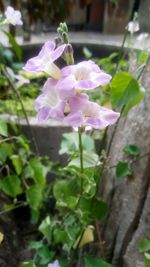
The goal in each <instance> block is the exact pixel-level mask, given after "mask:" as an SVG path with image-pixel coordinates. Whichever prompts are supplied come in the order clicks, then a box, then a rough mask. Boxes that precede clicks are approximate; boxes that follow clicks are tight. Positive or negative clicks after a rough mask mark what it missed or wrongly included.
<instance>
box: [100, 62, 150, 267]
mask: <svg viewBox="0 0 150 267" xmlns="http://www.w3.org/2000/svg"><path fill="white" fill-rule="evenodd" d="M142 84H143V86H144V88H145V89H146V95H145V98H144V100H142V101H141V102H140V104H138V105H137V106H136V107H134V108H133V109H132V110H131V111H130V112H129V114H128V117H127V118H123V119H121V120H120V122H119V124H118V127H117V131H116V134H115V136H114V139H113V142H112V145H111V149H110V153H109V157H110V160H109V166H114V165H116V164H117V163H118V161H120V160H124V159H125V158H127V156H126V155H125V153H123V152H122V148H123V147H124V146H126V145H128V144H135V145H137V146H139V147H140V149H141V155H143V154H145V153H147V152H150V115H149V114H150V63H149V65H148V66H147V68H146V69H145V72H144V74H143V77H142ZM133 168H134V171H133V175H132V176H130V177H126V178H122V179H117V178H116V176H115V168H110V169H109V168H108V169H107V170H106V171H105V173H104V176H103V179H102V184H101V192H102V196H103V198H104V199H105V200H107V201H108V203H109V204H110V214H109V216H108V219H107V223H106V224H105V226H104V231H103V235H104V236H103V238H104V240H105V242H106V243H105V245H106V254H107V256H108V258H109V260H110V261H111V262H113V264H115V266H117V267H145V265H144V257H143V255H142V254H140V253H139V251H138V242H139V241H140V240H142V239H144V238H149V239H150V205H149V202H150V154H149V156H145V157H143V158H141V159H139V160H138V161H136V162H135V163H134V166H133Z"/></svg>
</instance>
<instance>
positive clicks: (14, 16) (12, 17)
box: [4, 6, 23, 26]
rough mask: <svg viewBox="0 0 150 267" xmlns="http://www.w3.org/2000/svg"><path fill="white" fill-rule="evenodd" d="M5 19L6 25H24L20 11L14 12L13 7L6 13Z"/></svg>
mask: <svg viewBox="0 0 150 267" xmlns="http://www.w3.org/2000/svg"><path fill="white" fill-rule="evenodd" d="M5 17H6V19H5V20H4V24H8V23H10V24H12V25H14V26H15V25H22V24H23V22H22V20H21V12H20V11H18V10H14V8H13V7H11V6H8V7H7V9H6V11H5Z"/></svg>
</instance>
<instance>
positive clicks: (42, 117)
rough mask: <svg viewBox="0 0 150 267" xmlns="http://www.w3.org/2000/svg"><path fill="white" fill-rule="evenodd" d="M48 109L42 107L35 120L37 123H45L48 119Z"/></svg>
mask: <svg viewBox="0 0 150 267" xmlns="http://www.w3.org/2000/svg"><path fill="white" fill-rule="evenodd" d="M49 112H50V109H49V108H48V107H43V108H41V109H40V110H39V112H38V114H37V119H38V121H39V122H43V121H46V120H47V119H48V118H49Z"/></svg>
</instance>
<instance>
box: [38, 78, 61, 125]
mask: <svg viewBox="0 0 150 267" xmlns="http://www.w3.org/2000/svg"><path fill="white" fill-rule="evenodd" d="M64 109H65V102H64V101H63V100H62V99H61V98H60V96H59V91H58V89H57V80H55V79H52V78H49V79H48V80H47V81H46V83H45V84H44V87H43V91H42V94H41V95H40V96H38V97H37V99H36V100H35V110H36V111H37V112H38V115H37V117H38V120H39V121H40V122H42V121H45V120H47V119H50V118H53V119H56V120H63V118H64Z"/></svg>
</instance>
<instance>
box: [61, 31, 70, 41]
mask: <svg viewBox="0 0 150 267" xmlns="http://www.w3.org/2000/svg"><path fill="white" fill-rule="evenodd" d="M62 37H63V40H64V43H65V44H68V43H69V38H68V34H67V33H66V32H63V34H62Z"/></svg>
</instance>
